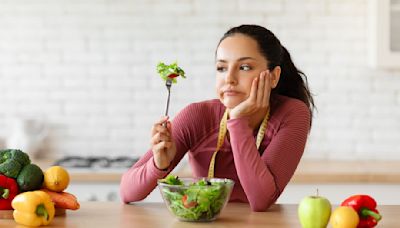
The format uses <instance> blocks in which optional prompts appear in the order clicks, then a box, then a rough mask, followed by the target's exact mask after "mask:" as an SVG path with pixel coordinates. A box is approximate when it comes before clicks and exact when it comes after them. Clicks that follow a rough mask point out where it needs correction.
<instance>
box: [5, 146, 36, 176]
mask: <svg viewBox="0 0 400 228" xmlns="http://www.w3.org/2000/svg"><path fill="white" fill-rule="evenodd" d="M30 163H31V160H30V159H29V156H28V155H27V154H26V153H25V152H23V151H21V150H15V149H5V150H0V174H4V175H6V176H7V177H12V178H17V176H18V174H19V172H20V171H21V169H22V168H23V167H24V166H26V165H28V164H30Z"/></svg>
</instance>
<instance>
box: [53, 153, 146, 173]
mask: <svg viewBox="0 0 400 228" xmlns="http://www.w3.org/2000/svg"><path fill="white" fill-rule="evenodd" d="M138 160H139V158H137V157H128V156H118V157H106V156H65V157H63V158H61V159H59V160H57V161H55V163H54V165H59V166H63V167H65V168H68V170H72V171H104V172H109V171H123V170H127V169H128V168H130V167H132V165H133V164H135V163H136V162H137V161H138Z"/></svg>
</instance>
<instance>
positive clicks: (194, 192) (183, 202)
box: [160, 175, 233, 221]
mask: <svg viewBox="0 0 400 228" xmlns="http://www.w3.org/2000/svg"><path fill="white" fill-rule="evenodd" d="M160 183H164V184H169V185H173V186H168V185H162V187H161V188H160V189H161V191H162V193H163V196H164V199H165V200H166V201H167V204H168V205H169V208H170V210H171V211H172V212H173V213H174V214H175V215H176V216H178V217H179V218H181V219H184V220H190V221H209V220H212V219H214V218H215V216H216V215H218V214H219V213H220V211H221V209H222V207H223V206H224V204H225V201H226V200H227V197H229V195H230V191H231V189H232V187H233V182H232V181H230V180H226V181H221V182H218V181H211V182H210V181H208V180H205V179H201V180H198V181H197V182H194V183H190V184H189V185H186V186H185V185H184V183H183V182H182V181H181V180H179V179H178V177H176V176H172V175H169V176H168V177H166V178H165V179H162V180H160ZM179 186H182V187H179Z"/></svg>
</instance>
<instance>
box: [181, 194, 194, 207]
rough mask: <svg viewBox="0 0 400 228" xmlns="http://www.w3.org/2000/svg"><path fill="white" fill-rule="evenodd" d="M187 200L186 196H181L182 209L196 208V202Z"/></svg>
mask: <svg viewBox="0 0 400 228" xmlns="http://www.w3.org/2000/svg"><path fill="white" fill-rule="evenodd" d="M187 198H188V196H187V195H183V196H182V203H183V206H184V207H186V208H192V207H195V206H197V202H196V201H190V202H187Z"/></svg>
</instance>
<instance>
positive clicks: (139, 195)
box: [119, 173, 147, 203]
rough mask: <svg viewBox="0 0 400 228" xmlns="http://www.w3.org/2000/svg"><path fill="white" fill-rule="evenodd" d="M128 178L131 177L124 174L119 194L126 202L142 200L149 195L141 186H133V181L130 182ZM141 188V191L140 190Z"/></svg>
mask: <svg viewBox="0 0 400 228" xmlns="http://www.w3.org/2000/svg"><path fill="white" fill-rule="evenodd" d="M127 178H130V177H129V176H128V175H127V174H126V173H125V174H123V175H122V179H121V184H120V186H119V194H120V196H121V200H122V202H124V203H130V202H136V201H141V200H143V199H145V198H146V197H147V194H145V193H144V192H143V191H140V190H139V188H134V187H132V185H133V183H129V181H128V180H127ZM138 190H139V191H138Z"/></svg>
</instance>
